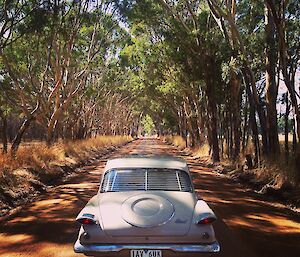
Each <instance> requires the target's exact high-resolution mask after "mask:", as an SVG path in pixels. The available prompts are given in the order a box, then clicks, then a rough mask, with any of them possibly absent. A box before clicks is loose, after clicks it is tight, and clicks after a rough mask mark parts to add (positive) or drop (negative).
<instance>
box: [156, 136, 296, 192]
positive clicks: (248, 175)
mask: <svg viewBox="0 0 300 257" xmlns="http://www.w3.org/2000/svg"><path fill="white" fill-rule="evenodd" d="M290 139H291V137H290ZM162 140H163V141H165V142H167V143H170V144H172V145H174V146H177V147H178V148H179V149H181V150H183V149H186V148H185V140H184V139H183V138H181V137H180V136H165V137H163V138H162ZM280 146H281V154H280V155H279V156H276V158H268V159H267V158H264V159H262V160H261V164H260V166H259V167H255V168H253V169H248V167H247V165H246V162H245V160H246V155H247V154H252V155H253V152H254V149H253V147H252V144H251V142H249V144H248V145H247V146H246V148H245V149H244V151H243V152H241V154H240V156H239V158H238V159H237V160H230V159H229V158H228V157H227V155H226V154H224V155H223V156H222V158H221V161H220V163H217V164H213V163H212V162H211V161H210V154H209V151H210V148H209V146H208V144H204V145H202V146H198V147H195V148H188V149H186V150H189V151H190V152H191V155H192V156H193V158H195V159H197V158H201V161H202V162H203V161H204V162H205V164H207V165H210V166H211V167H212V168H213V169H215V170H216V171H217V172H219V173H224V174H225V173H226V174H227V175H229V176H230V177H232V178H234V179H238V180H239V181H242V182H246V183H248V184H251V185H253V186H254V187H255V188H256V189H257V190H259V191H262V193H264V192H263V191H268V190H281V189H287V188H291V187H292V188H298V187H299V174H298V173H299V171H298V170H297V167H295V164H294V163H295V162H294V161H293V159H292V157H291V156H292V154H290V156H289V157H288V158H287V157H286V156H285V151H284V142H283V141H282V140H280ZM290 149H292V145H291V142H290ZM223 151H224V153H226V152H227V146H226V144H224V145H223Z"/></svg>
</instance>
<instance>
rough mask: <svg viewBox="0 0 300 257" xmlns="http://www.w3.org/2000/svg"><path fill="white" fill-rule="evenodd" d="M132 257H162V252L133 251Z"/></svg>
mask: <svg viewBox="0 0 300 257" xmlns="http://www.w3.org/2000/svg"><path fill="white" fill-rule="evenodd" d="M130 257H162V252H161V250H131V252H130Z"/></svg>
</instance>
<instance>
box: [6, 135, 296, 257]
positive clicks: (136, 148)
mask: <svg viewBox="0 0 300 257" xmlns="http://www.w3.org/2000/svg"><path fill="white" fill-rule="evenodd" d="M134 153H136V154H143V153H148V154H171V155H175V156H179V157H183V158H185V159H186V160H187V161H188V163H189V165H190V170H191V172H192V175H193V178H194V184H195V188H196V190H197V192H198V193H199V195H200V196H201V197H202V198H204V199H205V200H206V201H207V202H208V203H209V205H210V206H211V207H212V209H213V210H214V211H215V213H216V214H217V216H218V218H219V219H218V221H217V222H216V223H215V225H214V227H215V230H216V235H217V238H218V240H219V242H220V244H221V248H222V249H221V252H220V253H219V254H217V255H216V256H218V257H219V256H220V257H298V256H300V216H299V214H297V213H293V212H291V211H290V210H289V209H287V208H285V207H284V206H282V205H280V204H277V203H273V202H270V201H265V200H263V199H260V198H259V196H257V195H256V194H254V193H252V192H250V191H248V190H246V189H244V188H243V187H241V186H239V185H238V184H236V183H234V182H232V181H231V180H229V179H227V178H224V177H220V176H219V175H217V174H214V173H212V172H211V170H210V169H209V168H207V167H205V164H204V163H202V162H201V160H200V161H199V160H193V159H192V158H191V157H189V156H184V155H183V154H182V153H181V152H179V151H178V150H176V149H175V148H174V147H172V146H169V145H166V144H163V143H161V142H160V141H158V140H149V139H148V140H137V141H134V142H132V143H130V144H128V145H127V146H124V147H123V148H121V149H119V150H117V151H116V152H114V153H113V154H109V155H107V156H105V157H103V158H101V159H100V160H99V161H97V162H95V163H94V164H93V165H90V166H86V167H84V168H82V169H81V170H80V173H79V174H78V175H76V176H74V177H72V178H71V179H69V181H68V182H66V183H65V184H63V185H60V186H57V187H55V188H53V189H51V190H49V191H48V192H47V193H46V194H44V195H42V196H39V197H38V198H37V199H36V200H35V201H34V202H33V203H32V204H29V205H27V206H25V207H24V208H23V209H22V211H21V212H19V213H18V214H17V215H15V217H12V218H10V219H9V220H8V221H6V222H5V223H2V224H0V226H1V227H0V257H15V256H19V257H20V256H39V257H43V256H45V257H54V256H61V257H71V256H77V257H79V256H83V255H79V254H75V253H74V252H73V243H74V241H75V239H76V235H77V231H78V228H79V226H78V225H77V224H76V223H75V222H74V219H75V217H76V215H77V214H78V212H79V211H80V209H81V208H82V207H83V206H84V205H85V204H86V202H87V201H88V200H89V199H90V198H91V197H92V196H93V195H94V194H96V192H97V189H98V186H99V179H100V175H101V173H102V169H103V167H104V165H105V162H106V160H107V159H108V158H111V157H113V156H114V157H115V156H122V155H124V154H134Z"/></svg>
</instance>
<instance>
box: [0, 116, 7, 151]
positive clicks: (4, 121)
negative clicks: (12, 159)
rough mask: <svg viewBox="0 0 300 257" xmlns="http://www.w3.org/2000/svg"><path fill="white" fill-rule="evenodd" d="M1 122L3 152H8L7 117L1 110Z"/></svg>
mask: <svg viewBox="0 0 300 257" xmlns="http://www.w3.org/2000/svg"><path fill="white" fill-rule="evenodd" d="M0 117H1V120H2V124H1V129H0V130H1V138H2V153H3V154H6V153H7V117H6V116H5V115H4V114H3V112H2V111H1V110H0Z"/></svg>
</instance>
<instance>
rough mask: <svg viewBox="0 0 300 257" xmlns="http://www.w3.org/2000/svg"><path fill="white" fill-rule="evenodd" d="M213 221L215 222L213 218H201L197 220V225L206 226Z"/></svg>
mask: <svg viewBox="0 0 300 257" xmlns="http://www.w3.org/2000/svg"><path fill="white" fill-rule="evenodd" d="M214 221H216V218H215V217H212V216H211V217H203V218H201V219H199V220H198V222H197V224H201V225H208V224H211V223H213V222H214Z"/></svg>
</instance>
